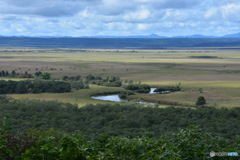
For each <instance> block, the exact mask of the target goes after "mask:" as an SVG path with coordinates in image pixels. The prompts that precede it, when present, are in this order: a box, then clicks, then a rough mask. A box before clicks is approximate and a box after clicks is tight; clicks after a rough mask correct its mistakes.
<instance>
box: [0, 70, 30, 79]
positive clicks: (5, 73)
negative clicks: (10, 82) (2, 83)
mask: <svg viewBox="0 0 240 160" xmlns="http://www.w3.org/2000/svg"><path fill="white" fill-rule="evenodd" d="M0 77H18V78H33V77H34V76H33V75H32V74H30V73H28V72H27V71H26V72H24V73H18V72H16V71H15V70H12V71H11V72H9V71H4V70H2V71H0Z"/></svg>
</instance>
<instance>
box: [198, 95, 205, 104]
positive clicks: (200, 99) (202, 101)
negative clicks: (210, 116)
mask: <svg viewBox="0 0 240 160" xmlns="http://www.w3.org/2000/svg"><path fill="white" fill-rule="evenodd" d="M205 104H206V99H205V98H204V97H203V96H200V97H198V99H197V101H196V105H198V106H201V105H205Z"/></svg>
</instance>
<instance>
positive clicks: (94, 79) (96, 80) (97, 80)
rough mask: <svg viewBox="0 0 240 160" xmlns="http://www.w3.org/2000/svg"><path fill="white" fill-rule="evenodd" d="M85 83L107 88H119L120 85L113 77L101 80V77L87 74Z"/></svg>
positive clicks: (118, 79) (115, 77)
mask: <svg viewBox="0 0 240 160" xmlns="http://www.w3.org/2000/svg"><path fill="white" fill-rule="evenodd" d="M85 82H86V83H90V84H96V85H99V86H107V87H120V86H121V85H122V82H121V80H120V78H119V77H117V76H113V75H112V76H107V77H106V78H103V77H101V76H94V75H91V74H89V75H87V76H86V77H85Z"/></svg>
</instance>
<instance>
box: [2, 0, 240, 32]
mask: <svg viewBox="0 0 240 160" xmlns="http://www.w3.org/2000/svg"><path fill="white" fill-rule="evenodd" d="M0 4H1V5H0V30H1V34H4V35H30V36H34V35H54V36H56V35H62V36H87V35H99V34H100V35H144V34H151V33H156V34H159V35H164V36H171V35H187V34H213V35H218V34H224V33H226V34H228V33H234V32H239V29H240V28H239V23H240V16H238V15H240V2H237V1H236V0H221V1H218V0H127V1H122V0H35V1H34V0H0Z"/></svg>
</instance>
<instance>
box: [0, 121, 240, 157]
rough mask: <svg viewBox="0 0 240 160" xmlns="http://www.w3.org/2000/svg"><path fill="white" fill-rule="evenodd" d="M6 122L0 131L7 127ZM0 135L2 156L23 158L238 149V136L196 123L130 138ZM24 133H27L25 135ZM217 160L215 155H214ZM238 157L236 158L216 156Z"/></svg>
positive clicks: (186, 153)
mask: <svg viewBox="0 0 240 160" xmlns="http://www.w3.org/2000/svg"><path fill="white" fill-rule="evenodd" d="M6 126H8V125H6V124H5V126H3V127H1V128H0V130H8V129H6ZM4 133H5V134H3V135H1V136H0V146H1V148H0V158H1V159H14V160H15V159H16V160H17V159H24V160H32V159H34V160H42V159H50V160H51V159H54V160H69V159H71V160H112V159H114V160H122V159H125V160H138V159H153V160H155V159H156V160H158V159H163V160H168V159H172V160H173V159H174V160H175V159H181V160H190V159H194V160H202V159H211V157H210V155H209V153H210V152H211V151H214V150H220V151H234V152H239V151H240V150H239V147H238V144H239V143H240V139H239V138H238V137H236V138H235V139H234V140H230V139H226V138H221V137H215V136H213V135H212V134H210V133H206V132H204V131H202V130H201V129H200V128H199V127H197V126H189V127H187V128H186V129H179V130H178V131H177V132H176V133H174V134H169V135H166V136H161V137H159V138H154V137H153V136H152V135H151V133H145V134H143V135H141V136H136V137H133V138H129V137H115V136H109V135H101V136H96V135H95V136H93V137H91V139H89V138H86V137H85V136H82V134H81V133H80V132H75V133H72V134H70V133H67V134H66V133H65V134H64V133H62V132H59V131H55V130H53V129H50V130H49V131H34V130H31V131H30V132H29V131H28V132H18V133H13V132H11V131H10V132H9V130H8V132H4ZM26 133H27V134H26ZM215 158H216V159H218V157H215ZM219 158H220V159H221V158H227V159H237V158H238V157H219Z"/></svg>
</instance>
